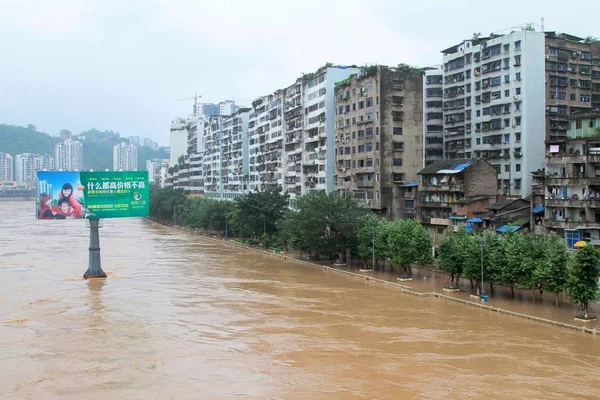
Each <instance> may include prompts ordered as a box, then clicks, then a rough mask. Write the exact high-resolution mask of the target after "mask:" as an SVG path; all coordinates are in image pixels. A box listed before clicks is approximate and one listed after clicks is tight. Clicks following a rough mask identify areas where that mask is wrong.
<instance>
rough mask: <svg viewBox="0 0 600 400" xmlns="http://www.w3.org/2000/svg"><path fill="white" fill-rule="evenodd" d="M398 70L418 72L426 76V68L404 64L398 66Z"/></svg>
mask: <svg viewBox="0 0 600 400" xmlns="http://www.w3.org/2000/svg"><path fill="white" fill-rule="evenodd" d="M397 69H398V70H399V71H403V72H417V73H420V74H425V68H420V67H414V66H412V65H409V64H404V63H400V64H398V67H397Z"/></svg>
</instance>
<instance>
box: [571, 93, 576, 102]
mask: <svg viewBox="0 0 600 400" xmlns="http://www.w3.org/2000/svg"><path fill="white" fill-rule="evenodd" d="M570 99H571V101H577V95H576V94H575V93H571V96H570Z"/></svg>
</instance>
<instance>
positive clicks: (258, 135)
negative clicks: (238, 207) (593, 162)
mask: <svg viewBox="0 0 600 400" xmlns="http://www.w3.org/2000/svg"><path fill="white" fill-rule="evenodd" d="M283 130H284V127H283V90H278V91H276V92H275V93H273V94H272V95H268V96H263V97H259V98H258V99H256V100H254V101H253V102H252V109H251V111H250V113H249V122H248V138H249V141H248V152H249V170H248V173H249V175H248V184H249V189H250V190H252V191H254V190H283V184H284V182H283V171H284V169H285V164H286V163H285V162H284V160H283V141H284V135H283Z"/></svg>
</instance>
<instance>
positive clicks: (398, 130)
mask: <svg viewBox="0 0 600 400" xmlns="http://www.w3.org/2000/svg"><path fill="white" fill-rule="evenodd" d="M393 131H394V135H402V128H394V130H393Z"/></svg>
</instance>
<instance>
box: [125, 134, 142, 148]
mask: <svg viewBox="0 0 600 400" xmlns="http://www.w3.org/2000/svg"><path fill="white" fill-rule="evenodd" d="M127 139H128V140H129V144H133V145H135V146H140V145H141V144H142V143H143V140H144V139H142V138H141V137H139V136H128V137H127Z"/></svg>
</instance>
